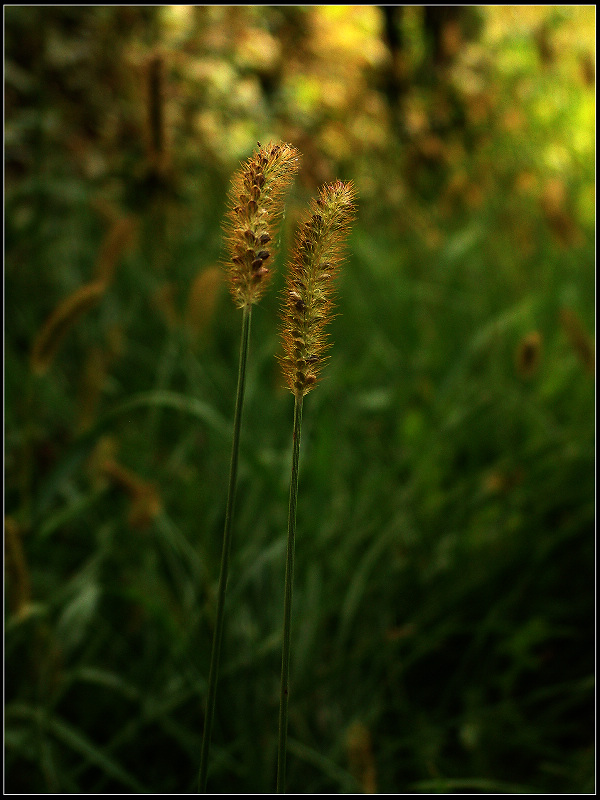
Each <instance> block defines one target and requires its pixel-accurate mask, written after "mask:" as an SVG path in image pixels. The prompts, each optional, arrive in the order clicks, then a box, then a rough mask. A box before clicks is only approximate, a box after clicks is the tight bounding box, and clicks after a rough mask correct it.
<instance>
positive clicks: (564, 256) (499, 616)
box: [4, 6, 595, 793]
mask: <svg viewBox="0 0 600 800" xmlns="http://www.w3.org/2000/svg"><path fill="white" fill-rule="evenodd" d="M385 8H387V10H385V9H384V8H380V7H374V6H364V7H362V6H356V7H349V6H332V7H328V6H309V7H294V6H292V7H284V6H280V7H270V6H265V7H258V6H247V7H244V6H237V7H230V6H212V7H210V6H209V7H189V6H172V7H171V6H157V7H145V8H144V7H135V6H131V7H116V6H113V7H33V6H29V7H27V6H8V7H5V12H4V16H5V39H6V40H5V140H4V141H5V296H6V301H5V373H4V377H5V515H6V516H5V533H4V538H5V565H6V574H5V638H4V642H5V790H6V791H7V792H9V793H39V792H51V793H71V792H72V793H82V792H83V793H123V792H152V793H185V792H192V791H195V787H196V776H197V769H198V764H199V755H200V742H201V736H202V724H203V713H204V703H205V692H206V681H207V676H208V663H209V658H210V643H211V636H212V623H213V619H214V610H215V609H214V600H215V594H216V585H217V580H218V569H219V558H220V548H221V537H222V529H223V515H224V509H225V500H226V490H227V474H228V465H229V451H230V437H231V420H232V416H233V404H234V399H235V382H236V367H237V352H238V346H239V341H238V340H239V330H240V315H239V312H237V311H236V309H235V308H234V307H233V304H232V303H231V301H230V298H229V296H228V292H227V288H226V286H225V284H224V281H223V275H222V271H221V268H220V263H221V261H222V259H223V257H224V250H223V244H222V237H221V221H222V218H223V212H224V209H225V202H226V194H227V190H228V185H229V180H230V177H231V174H232V173H233V171H234V170H236V169H237V168H238V166H239V164H240V161H241V160H242V159H245V158H246V157H247V156H248V155H249V154H250V153H251V152H252V149H253V147H254V146H255V144H256V140H260V141H263V142H265V141H269V140H270V139H271V140H283V141H289V142H290V143H291V144H293V145H294V146H295V147H297V148H298V149H299V150H300V151H301V152H302V154H303V165H302V168H301V172H300V176H299V179H298V181H297V184H296V186H295V188H294V189H293V191H292V193H291V195H290V199H289V204H288V209H287V213H286V218H285V224H284V227H283V234H282V241H281V245H280V254H279V256H278V257H277V276H276V278H275V280H274V285H273V289H272V291H271V292H270V293H269V294H268V296H266V297H265V298H264V300H263V301H262V302H261V304H260V305H259V306H258V307H257V309H256V312H255V313H254V315H253V323H252V332H251V345H250V360H249V364H248V368H249V373H248V383H247V395H246V405H245V414H244V427H243V432H242V444H241V453H240V481H239V487H238V496H237V510H236V518H235V530H234V538H233V549H232V564H231V571H230V579H229V587H228V595H227V607H226V630H225V636H224V644H223V656H222V672H221V678H220V682H219V691H218V696H217V710H216V718H215V728H214V733H213V747H212V751H211V769H210V774H209V790H210V791H211V792H215V793H265V792H267V793H268V792H272V791H274V786H275V767H276V764H275V762H276V746H277V745H276V742H277V711H278V697H279V695H278V692H279V668H280V658H281V623H282V614H283V578H284V556H285V553H284V551H285V534H286V524H287V494H288V482H289V469H290V458H291V441H290V436H291V414H292V402H293V401H292V398H291V396H290V395H289V393H288V392H287V391H285V390H284V388H283V385H282V379H281V376H280V374H279V369H278V365H277V362H276V359H275V355H276V354H277V353H278V351H279V341H278V325H279V304H280V292H281V289H282V286H283V274H284V265H285V259H286V254H287V252H288V251H289V247H290V242H291V240H292V238H293V234H294V226H295V224H296V222H297V219H298V216H299V214H300V213H301V212H302V209H303V208H304V206H305V205H306V203H307V202H308V200H309V198H310V197H311V196H313V195H314V194H315V193H316V191H317V188H318V186H319V185H321V184H322V183H323V182H325V181H328V180H332V179H335V178H337V177H339V178H341V179H343V180H353V181H354V183H355V185H356V187H357V191H358V196H359V201H358V219H357V222H356V224H355V226H354V230H353V233H352V236H351V241H350V248H349V254H348V259H347V262H346V265H345V268H344V270H343V272H342V275H341V276H340V282H339V290H338V296H337V312H338V316H337V317H336V318H335V320H334V321H333V323H332V325H331V334H332V340H333V348H332V350H331V358H330V361H329V363H328V365H327V368H326V370H325V371H324V375H323V380H322V382H321V383H320V384H319V387H318V389H317V390H315V391H314V392H312V393H311V394H310V396H309V397H308V399H307V401H306V404H305V405H306V408H305V419H304V429H303V442H302V454H301V472H300V496H299V506H298V538H297V549H296V579H295V592H294V611H293V614H294V619H293V660H292V669H291V680H292V684H291V696H290V729H289V736H290V742H289V757H288V778H289V787H288V788H289V791H290V792H295V793H356V792H367V793H373V792H382V793H432V792H433V793H445V792H450V793H453V792H475V793H488V792H491V793H495V792H500V793H504V792H507V793H512V792H515V793H524V792H536V793H537V792H539V793H549V792H551V793H593V791H594V790H595V713H594V710H595V704H594V699H595V686H594V676H595V602H594V601H595V592H594V588H595V566H594V565H595V541H594V529H595V437H594V434H595V402H594V401H595V344H594V336H593V332H594V329H595V299H594V298H595V270H594V264H595V183H594V180H595V9H594V8H593V7H584V6H572V7H567V6H564V7H562V6H561V7H558V6H557V7H485V8H483V7H482V8H479V7H463V8H459V9H458V11H457V9H456V8H455V9H454V10H452V9H448V10H445V8H446V7H438V10H437V12H436V11H435V7H429V9H430V10H426V9H425V8H422V7H406V8H404V7H385ZM432 8H433V9H434V10H433V11H432V10H431V9H432ZM100 279H101V280H103V281H104V282H105V289H104V290H103V291H102V293H101V296H100V297H99V299H98V302H97V303H96V305H95V306H94V307H93V308H90V309H88V310H87V311H85V313H83V312H82V313H81V315H80V316H79V318H77V319H74V318H73V320H72V323H71V324H69V325H66V326H65V336H64V338H63V339H62V340H61V341H60V342H58V341H57V342H56V345H55V347H54V349H53V348H52V347H50V346H48V349H47V351H46V358H45V360H44V359H40V357H39V351H37V352H38V357H37V358H36V356H35V353H36V346H37V347H38V348H39V346H40V341H41V342H42V343H43V335H44V333H43V331H44V325H45V324H46V321H47V320H48V318H49V316H50V315H51V313H52V312H53V311H54V309H56V308H57V307H59V305H60V304H61V303H63V302H65V299H66V298H69V297H71V298H72V297H73V296H76V295H75V293H76V292H78V291H81V287H83V286H86V285H88V284H90V283H92V282H94V281H97V280H100ZM71 302H73V301H71ZM36 343H37V345H36ZM46 344H47V343H46ZM32 354H33V356H32Z"/></svg>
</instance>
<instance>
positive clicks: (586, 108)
mask: <svg viewBox="0 0 600 800" xmlns="http://www.w3.org/2000/svg"><path fill="white" fill-rule="evenodd" d="M595 139H596V99H595V97H594V96H593V95H591V94H590V95H588V96H587V97H582V98H581V101H580V102H579V103H578V104H577V107H576V109H575V114H574V118H573V137H572V141H571V143H572V146H573V150H574V151H575V152H576V153H577V154H578V155H588V154H591V153H593V152H594V142H595Z"/></svg>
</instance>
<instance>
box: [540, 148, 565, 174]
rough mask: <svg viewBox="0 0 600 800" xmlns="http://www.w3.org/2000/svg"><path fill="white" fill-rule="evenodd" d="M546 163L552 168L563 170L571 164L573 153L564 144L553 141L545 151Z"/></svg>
mask: <svg viewBox="0 0 600 800" xmlns="http://www.w3.org/2000/svg"><path fill="white" fill-rule="evenodd" d="M544 163H545V164H546V166H547V167H549V168H550V169H552V170H556V171H558V172H561V171H563V170H565V169H567V168H568V167H569V166H570V165H571V153H570V152H569V150H568V148H567V147H565V145H564V144H559V143H558V142H552V143H551V144H549V145H548V147H546V150H545V151H544Z"/></svg>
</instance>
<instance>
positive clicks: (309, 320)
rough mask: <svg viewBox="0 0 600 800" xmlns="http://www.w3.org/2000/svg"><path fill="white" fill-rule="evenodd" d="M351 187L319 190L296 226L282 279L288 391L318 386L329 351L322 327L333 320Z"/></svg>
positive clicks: (305, 390) (352, 210)
mask: <svg viewBox="0 0 600 800" xmlns="http://www.w3.org/2000/svg"><path fill="white" fill-rule="evenodd" d="M355 198H356V192H355V190H354V187H353V185H352V183H344V182H343V181H339V180H338V181H336V182H335V183H333V184H329V185H327V186H324V187H322V188H321V190H320V192H319V197H318V199H316V200H313V201H312V203H311V206H310V210H309V212H308V214H307V216H306V218H305V219H304V221H303V223H302V224H301V225H300V227H299V229H298V233H297V237H296V247H295V250H294V254H293V257H292V262H291V266H290V270H289V273H288V277H287V283H286V290H285V296H284V308H283V314H282V318H283V328H282V334H283V350H284V354H283V356H282V357H281V358H280V362H281V365H282V369H283V373H284V376H285V378H286V382H287V384H288V387H289V388H290V391H291V392H292V393H293V394H295V395H297V396H299V395H300V396H301V395H305V394H307V393H308V392H309V391H310V390H311V389H312V387H313V386H314V385H315V383H316V382H317V379H318V376H319V374H320V371H321V368H322V366H323V363H324V361H325V352H326V350H327V349H328V348H329V344H328V343H327V340H326V334H325V328H326V325H327V323H328V322H329V321H330V319H331V317H332V310H333V301H332V293H333V278H334V277H335V274H336V272H337V268H338V266H339V264H340V262H341V260H342V254H343V247H344V245H345V242H346V239H347V237H348V234H349V232H350V224H351V222H352V220H353V219H354V213H355V207H354V201H355Z"/></svg>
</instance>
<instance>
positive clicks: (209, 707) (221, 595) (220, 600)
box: [199, 305, 252, 793]
mask: <svg viewBox="0 0 600 800" xmlns="http://www.w3.org/2000/svg"><path fill="white" fill-rule="evenodd" d="M251 316H252V306H251V305H247V306H244V309H243V317H242V339H241V344H240V364H239V370H238V386H237V396H236V400H235V414H234V420H233V443H232V446H231V466H230V470H229V488H228V491H227V507H226V509H225V528H224V531H223V550H222V553H221V572H220V574H219V588H218V592H217V612H216V614H217V615H216V619H215V629H214V633H213V645H212V652H211V657H210V671H209V674H208V694H207V700H206V715H205V719H204V733H203V736H202V753H201V757H200V777H199V788H200V791H201V792H203V793H204V792H206V780H207V775H208V752H209V750H210V737H211V733H212V724H213V719H214V715H215V699H216V696H217V680H218V675H219V660H220V655H221V639H222V637H223V618H224V610H225V592H226V589H227V574H228V571H229V556H230V553H231V525H232V521H233V511H234V506H235V489H236V484H237V468H238V454H239V447H240V430H241V426H242V410H243V406H244V388H245V383H246V361H247V359H248V347H249V342H250V319H251Z"/></svg>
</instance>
